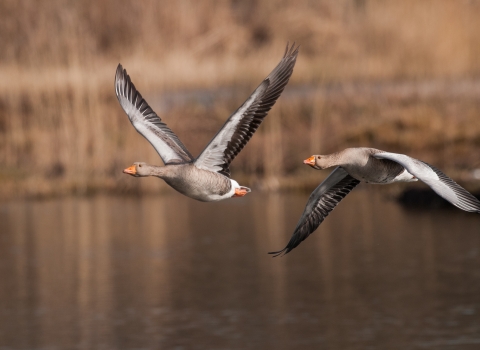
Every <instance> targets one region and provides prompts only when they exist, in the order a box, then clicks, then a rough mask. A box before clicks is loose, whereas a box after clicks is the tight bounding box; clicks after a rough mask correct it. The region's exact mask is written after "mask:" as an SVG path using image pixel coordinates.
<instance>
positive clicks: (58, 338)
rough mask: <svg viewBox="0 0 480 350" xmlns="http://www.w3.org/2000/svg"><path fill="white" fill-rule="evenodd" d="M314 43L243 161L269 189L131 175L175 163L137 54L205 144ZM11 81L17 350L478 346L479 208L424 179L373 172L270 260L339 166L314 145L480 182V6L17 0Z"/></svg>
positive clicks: (194, 141) (10, 303) (0, 107)
mask: <svg viewBox="0 0 480 350" xmlns="http://www.w3.org/2000/svg"><path fill="white" fill-rule="evenodd" d="M294 41H295V42H296V43H297V44H300V45H301V47H300V54H299V57H298V60H297V64H296V67H295V69H294V72H293V75H292V78H291V80H290V83H289V84H288V85H287V87H286V89H285V91H284V93H283V94H282V96H281V97H280V99H279V100H278V101H277V103H276V104H275V106H274V107H273V108H272V110H271V112H270V113H269V115H268V117H267V118H266V120H265V122H264V123H263V124H262V125H261V127H260V128H259V130H258V131H257V132H256V133H255V135H254V137H253V138H252V139H251V141H250V142H249V143H248V145H247V146H246V148H245V149H244V150H243V151H242V152H241V154H240V155H239V156H238V157H237V158H236V159H235V161H234V162H233V163H232V167H231V169H232V176H233V178H235V179H237V180H238V181H239V182H241V183H242V184H243V185H247V186H250V187H252V188H253V189H254V191H253V192H252V193H251V194H249V196H246V197H245V198H241V199H238V200H228V201H224V202H221V203H209V204H205V203H198V202H195V201H193V200H191V199H188V198H184V197H183V196H181V195H180V194H178V193H176V192H174V191H173V190H172V189H170V188H169V187H168V186H167V185H166V184H165V183H164V182H163V181H160V180H159V179H156V178H145V179H143V178H142V179H136V178H133V177H130V176H127V175H125V174H122V170H123V169H124V168H125V167H127V166H130V165H131V164H132V163H133V162H134V161H145V162H148V163H153V164H159V165H160V164H161V159H160V158H159V157H158V155H157V154H156V152H155V151H154V149H153V148H152V147H151V145H150V144H149V143H148V142H147V141H146V140H145V139H144V138H143V137H142V136H141V135H139V134H138V133H137V132H136V131H135V130H134V128H133V127H132V125H131V124H130V122H129V121H128V118H127V116H126V115H125V113H124V112H123V110H122V109H121V107H120V105H119V103H118V101H117V99H116V96H115V92H114V88H113V80H114V74H115V69H116V67H117V65H118V63H121V64H122V65H123V66H124V67H125V68H126V69H127V71H128V73H129V75H130V76H131V78H132V81H133V82H134V84H135V85H136V87H137V88H138V90H139V91H140V92H141V93H142V95H143V96H144V97H145V98H146V100H147V101H148V103H149V104H150V105H151V106H152V108H153V109H154V110H155V111H156V112H157V114H158V115H159V116H160V117H161V118H162V119H163V120H164V121H165V122H166V123H167V124H168V125H169V126H170V127H171V128H172V129H173V131H174V132H175V133H176V134H177V135H178V136H179V137H180V139H181V140H183V143H184V144H185V145H186V146H187V147H188V148H189V150H190V151H191V153H192V154H193V155H194V156H195V155H198V154H199V153H200V151H201V150H202V149H203V147H204V146H205V145H206V144H207V143H208V141H209V140H210V139H211V138H212V137H213V136H214V134H215V133H216V132H217V130H218V129H219V128H220V127H221V125H223V123H224V121H225V120H226V118H227V117H228V116H229V115H230V114H231V113H232V112H233V111H234V110H236V108H237V107H238V106H240V105H241V104H242V103H243V102H244V100H245V99H246V98H247V97H248V96H249V94H250V93H251V92H252V91H253V90H254V89H255V87H256V86H257V85H258V84H259V83H260V82H261V81H262V80H263V79H264V78H265V77H266V76H267V75H268V74H269V73H270V71H271V70H272V69H273V68H274V67H275V66H276V64H277V63H278V62H279V60H280V59H281V57H282V55H283V53H284V49H285V46H286V43H287V42H290V43H292V42H294ZM0 77H1V79H0V164H1V166H0V280H1V281H2V283H0V349H2V350H3V349H259V348H273V347H275V348H277V349H298V348H322V349H342V350H345V349H382V350H385V349H436V350H437V349H449V350H451V349H462V350H464V349H477V348H478V346H479V344H480V337H479V334H480V316H479V314H480V274H479V271H480V236H479V235H478V234H479V231H480V230H479V227H480V221H479V217H478V215H475V214H469V213H465V212H462V211H460V210H458V209H456V208H453V207H452V206H450V205H444V204H442V202H441V201H440V202H439V201H437V198H438V197H436V196H432V197H429V193H430V194H431V192H425V193H426V194H425V195H424V196H422V197H418V196H417V195H414V196H413V197H409V196H408V194H409V193H411V192H406V191H412V190H411V189H412V188H413V189H414V190H416V189H424V188H425V186H424V185H422V184H419V183H415V184H408V187H407V185H406V184H403V185H402V186H390V187H388V188H387V187H381V186H376V187H375V186H367V185H360V186H359V188H358V189H356V190H355V191H354V192H353V193H352V194H350V195H349V196H348V197H347V199H345V203H343V202H342V204H341V205H340V206H339V209H337V210H336V211H334V212H333V213H332V214H331V216H329V218H328V219H327V220H326V221H325V222H324V223H323V224H322V226H321V227H320V229H319V230H318V231H317V232H316V233H315V234H314V235H313V236H312V237H310V238H309V239H308V240H307V241H306V242H304V243H303V244H302V245H301V246H299V247H298V248H297V249H295V250H294V251H293V252H292V253H290V254H289V255H287V256H286V257H284V258H281V259H280V258H277V259H270V258H269V256H267V254H266V252H267V251H271V250H277V249H281V248H282V247H283V246H284V245H285V244H286V243H287V240H288V238H289V237H290V235H291V233H292V231H293V228H294V227H295V224H296V221H297V220H298V218H299V216H300V214H301V212H302V210H303V208H304V205H305V203H306V201H307V198H308V195H309V193H310V191H311V190H312V189H313V188H314V187H315V186H316V185H318V183H319V182H320V181H321V180H322V179H323V178H324V177H325V176H326V175H327V174H328V171H327V172H320V171H313V170H312V169H310V168H308V167H305V166H303V164H302V160H303V159H305V158H307V157H309V156H310V155H312V154H314V153H320V154H326V153H330V152H334V151H338V150H340V149H342V148H345V147H356V146H369V147H376V148H380V149H384V150H387V151H391V152H398V153H406V154H409V155H410V156H413V157H415V158H418V159H422V160H424V161H426V162H428V163H430V164H433V165H436V166H437V167H439V168H440V169H442V170H443V171H444V172H445V173H447V174H448V175H449V176H451V177H452V178H454V179H455V180H456V181H457V182H459V183H461V184H462V185H464V186H465V187H466V188H467V189H469V190H470V191H472V192H475V193H478V191H479V189H480V180H479V179H480V152H478V149H479V147H480V118H479V116H480V1H478V0H458V1H457V0H442V1H437V0H423V1H415V0H402V1H393V0H392V1H380V0H335V1H334V0H316V1H310V0H295V1H294V0H264V1H256V0H244V1H240V0H230V1H214V0H204V1H201V2H200V1H193V0H178V1H175V2H174V1H158V0H142V1H141V2H140V1H124V0H95V1H93V0H77V1H67V0H48V1H41V2H40V1H35V0H2V1H1V2H0ZM412 186H413V187H412ZM131 194H136V195H140V196H131ZM152 195H153V196H152ZM399 196H400V198H404V199H405V201H404V202H408V204H409V205H408V206H402V205H400V204H401V203H400V204H399V203H398V202H396V201H394V200H393V199H395V198H398V197H399ZM429 198H434V199H429ZM415 204H416V206H415ZM418 204H420V205H418Z"/></svg>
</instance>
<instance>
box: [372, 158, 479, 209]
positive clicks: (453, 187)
mask: <svg viewBox="0 0 480 350" xmlns="http://www.w3.org/2000/svg"><path fill="white" fill-rule="evenodd" d="M373 156H374V157H375V158H379V159H389V160H393V161H394V162H397V163H398V164H400V165H401V166H403V167H404V168H405V169H407V171H408V172H409V173H410V174H412V175H413V176H415V177H416V178H418V179H419V180H422V181H423V182H425V183H426V184H427V185H429V186H430V187H431V188H432V190H434V191H435V192H436V193H437V194H438V195H440V196H441V197H443V198H445V199H446V200H447V201H449V202H450V203H452V204H453V205H454V206H456V207H458V208H460V209H463V210H465V211H469V212H476V213H480V201H479V200H478V199H477V198H475V196H473V195H472V194H471V193H470V192H468V191H467V190H466V189H464V188H463V187H462V186H460V185H459V184H457V183H456V182H455V181H453V180H452V179H451V178H449V177H448V176H447V175H445V174H444V173H442V172H441V171H440V170H438V169H437V168H435V167H433V166H431V165H429V164H427V163H425V162H422V161H421V160H418V159H415V158H412V157H409V156H407V155H405V154H398V153H389V152H379V153H375V154H374V155H373Z"/></svg>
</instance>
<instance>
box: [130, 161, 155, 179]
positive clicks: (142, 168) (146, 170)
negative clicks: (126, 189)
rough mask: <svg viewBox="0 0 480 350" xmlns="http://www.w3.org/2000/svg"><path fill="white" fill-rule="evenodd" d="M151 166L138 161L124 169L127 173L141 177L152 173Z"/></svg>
mask: <svg viewBox="0 0 480 350" xmlns="http://www.w3.org/2000/svg"><path fill="white" fill-rule="evenodd" d="M151 170H152V169H151V166H150V165H148V164H147V163H143V162H136V163H133V165H132V166H130V167H128V168H126V169H124V170H123V172H124V173H125V174H129V175H132V176H135V177H140V176H150V175H152V171H151Z"/></svg>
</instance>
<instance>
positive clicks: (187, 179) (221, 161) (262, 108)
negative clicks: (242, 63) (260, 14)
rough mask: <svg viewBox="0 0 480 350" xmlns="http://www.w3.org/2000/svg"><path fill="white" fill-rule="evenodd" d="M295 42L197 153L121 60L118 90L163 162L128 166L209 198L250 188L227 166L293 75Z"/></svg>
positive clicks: (242, 192)
mask: <svg viewBox="0 0 480 350" xmlns="http://www.w3.org/2000/svg"><path fill="white" fill-rule="evenodd" d="M298 48H299V47H298V46H297V47H295V43H294V44H293V45H292V46H291V47H289V45H288V44H287V47H286V49H285V54H284V55H283V58H282V59H281V61H280V63H279V64H278V65H277V66H276V67H275V69H273V71H272V72H271V73H270V74H269V75H268V77H267V78H265V80H263V82H262V83H261V84H260V85H259V86H258V87H257V88H256V89H255V91H253V93H252V94H251V95H250V97H249V98H248V99H247V100H246V101H245V102H244V103H243V105H241V106H240V108H238V109H237V110H236V111H235V112H234V113H233V114H232V115H231V116H230V117H229V118H228V119H227V121H226V122H225V124H224V125H223V127H222V128H221V129H220V130H219V131H218V133H217V134H216V135H215V136H214V138H213V139H212V140H211V141H210V143H209V144H208V145H207V146H206V147H205V149H204V150H203V151H202V153H201V154H200V155H199V156H198V157H197V158H194V157H193V156H192V155H191V154H190V152H189V151H188V150H187V148H186V147H185V146H184V145H183V143H182V142H181V141H180V139H179V138H178V137H177V136H176V135H175V134H174V133H173V131H172V130H171V129H170V128H169V127H168V126H167V125H166V124H165V123H164V122H163V121H162V120H161V118H160V117H159V116H158V115H157V114H156V113H155V112H154V111H153V110H152V108H150V106H149V105H148V103H147V102H146V101H145V99H143V97H142V95H141V94H140V92H138V91H137V89H136V88H135V86H134V85H133V83H132V81H131V80H130V77H129V76H128V74H127V71H126V70H125V69H123V67H122V66H121V65H120V64H119V65H118V67H117V72H116V75H115V93H116V95H117V98H118V101H119V102H120V105H121V106H122V108H123V110H124V111H125V113H126V114H127V116H128V118H129V119H130V122H131V123H132V125H133V127H134V128H135V129H136V130H137V131H138V132H139V133H140V134H141V135H143V136H144V137H145V138H146V139H147V140H148V141H149V142H150V143H151V144H152V146H153V147H154V148H155V150H156V151H157V153H158V154H159V155H160V157H161V158H162V160H163V163H164V166H156V165H149V164H146V163H142V162H136V163H134V164H133V165H132V166H130V167H129V168H127V169H125V170H124V172H125V173H126V174H130V175H132V176H136V177H139V176H157V177H159V178H161V179H163V180H164V181H165V182H166V183H167V184H168V185H170V186H171V187H173V188H174V189H175V190H177V191H178V192H180V193H182V194H184V195H186V196H188V197H191V198H193V199H196V200H199V201H203V202H211V201H219V200H223V199H226V198H230V197H241V196H244V195H245V194H247V193H249V192H250V189H249V188H248V187H244V186H240V185H239V184H238V183H237V181H235V180H233V179H231V178H230V169H229V165H230V163H231V162H232V161H233V159H235V157H236V156H237V154H238V153H239V152H240V151H241V150H242V149H243V147H245V145H246V144H247V142H248V141H249V140H250V138H251V137H252V135H253V134H254V132H255V131H256V130H257V128H258V127H259V125H260V124H261V123H262V121H263V119H264V118H265V117H266V115H267V113H268V112H269V110H270V109H271V108H272V106H273V105H274V104H275V102H276V100H277V99H278V98H279V97H280V94H281V93H282V91H283V89H284V88H285V86H286V85H287V83H288V80H289V79H290V76H291V75H292V72H293V68H294V66H295V62H296V59H297V55H298Z"/></svg>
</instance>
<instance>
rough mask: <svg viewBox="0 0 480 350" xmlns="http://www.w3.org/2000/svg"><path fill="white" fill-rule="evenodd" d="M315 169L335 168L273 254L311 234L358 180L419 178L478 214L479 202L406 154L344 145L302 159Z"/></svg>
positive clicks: (387, 181) (284, 251)
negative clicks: (330, 152)
mask: <svg viewBox="0 0 480 350" xmlns="http://www.w3.org/2000/svg"><path fill="white" fill-rule="evenodd" d="M303 162H304V164H307V165H309V166H311V167H312V168H314V169H327V168H331V167H336V168H335V169H334V170H333V171H332V172H331V173H330V175H329V176H328V177H327V178H326V179H325V180H324V181H323V182H322V183H321V184H320V185H319V186H318V187H317V188H316V189H315V190H314V191H313V192H312V194H311V195H310V197H309V198H308V201H307V205H306V206H305V209H304V211H303V214H302V216H301V217H300V220H299V221H298V223H297V226H296V228H295V231H294V232H293V235H292V237H291V238H290V241H289V242H288V244H287V246H286V247H285V248H283V249H282V250H279V251H276V252H269V254H273V255H274V256H279V255H284V254H287V253H289V252H290V251H291V250H292V249H294V248H295V247H297V246H298V245H299V244H300V243H301V242H302V241H303V240H305V239H306V238H307V237H308V236H310V235H311V234H312V233H313V232H314V231H315V230H316V229H317V228H318V226H320V224H321V223H322V222H323V220H325V218H326V217H327V216H328V214H329V213H330V212H331V211H332V210H333V209H335V207H336V206H337V204H338V203H339V202H340V201H341V200H342V199H343V198H345V196H346V195H347V194H349V193H350V191H352V190H353V188H354V187H355V186H357V185H358V184H359V183H360V182H361V181H363V182H366V183H371V184H390V183H394V182H411V181H417V180H421V181H423V182H424V183H426V184H427V185H429V186H430V187H431V188H432V190H434V191H435V192H436V193H437V194H439V195H440V196H441V197H443V198H445V199H446V200H447V201H449V202H450V203H452V204H453V205H454V206H456V207H458V208H460V209H462V210H465V211H468V212H474V213H480V201H479V200H478V199H477V198H475V197H474V196H473V195H472V194H471V193H470V192H468V191H467V190H465V189H464V188H463V187H461V186H460V185H458V184H457V183H456V182H455V181H453V180H452V179H451V178H449V177H448V176H447V175H445V174H444V173H442V172H441V171H440V170H438V169H437V168H435V167H434V166H431V165H429V164H427V163H425V162H422V161H421V160H418V159H415V158H411V157H409V156H407V155H405V154H398V153H390V152H385V151H381V150H378V149H375V148H366V147H358V148H347V149H345V150H343V151H340V152H337V153H333V154H329V155H313V156H311V157H310V158H308V159H306V160H304V161H303Z"/></svg>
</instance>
